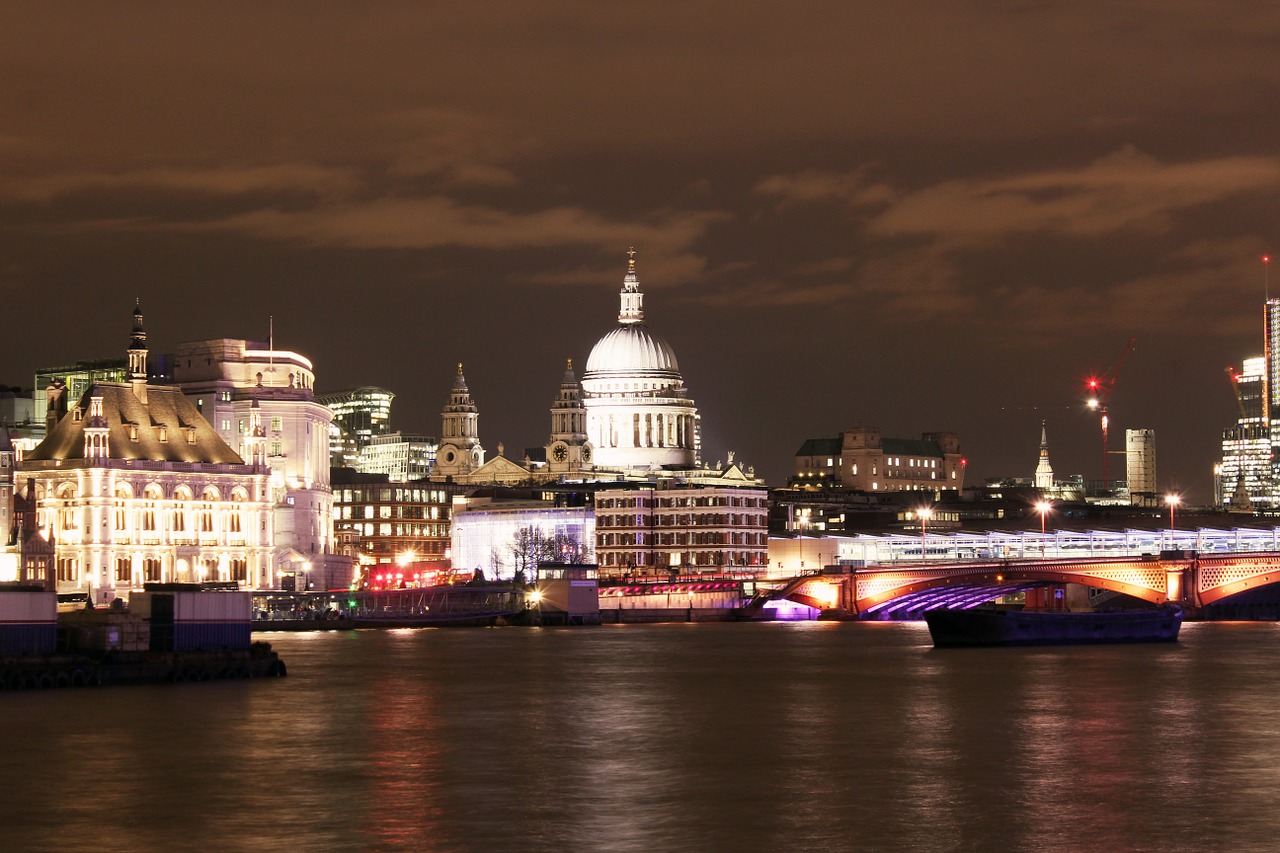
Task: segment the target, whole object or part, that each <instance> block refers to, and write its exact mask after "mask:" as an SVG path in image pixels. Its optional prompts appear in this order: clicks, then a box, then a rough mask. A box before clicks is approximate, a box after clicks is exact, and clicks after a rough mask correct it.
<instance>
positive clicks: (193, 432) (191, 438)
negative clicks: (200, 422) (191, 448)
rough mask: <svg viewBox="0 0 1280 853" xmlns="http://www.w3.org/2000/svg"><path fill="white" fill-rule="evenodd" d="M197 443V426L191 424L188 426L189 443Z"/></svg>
mask: <svg viewBox="0 0 1280 853" xmlns="http://www.w3.org/2000/svg"><path fill="white" fill-rule="evenodd" d="M195 443H196V428H195V427H193V426H189V427H187V444H195Z"/></svg>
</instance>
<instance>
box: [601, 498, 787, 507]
mask: <svg viewBox="0 0 1280 853" xmlns="http://www.w3.org/2000/svg"><path fill="white" fill-rule="evenodd" d="M657 502H658V506H659V507H662V508H669V507H681V506H698V507H704V506H706V507H711V506H741V507H761V508H763V507H765V506H767V505H768V499H767V498H764V497H723V496H715V497H663V498H658V499H657ZM653 503H654V498H653V497H652V496H647V495H645V496H639V497H626V498H604V499H602V500H598V501H596V507H597V508H598V509H627V508H644V509H650V508H652V507H653Z"/></svg>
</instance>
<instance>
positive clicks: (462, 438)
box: [432, 362, 484, 478]
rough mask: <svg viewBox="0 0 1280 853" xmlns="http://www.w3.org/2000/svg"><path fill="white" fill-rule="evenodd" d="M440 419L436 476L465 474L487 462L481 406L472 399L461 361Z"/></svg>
mask: <svg viewBox="0 0 1280 853" xmlns="http://www.w3.org/2000/svg"><path fill="white" fill-rule="evenodd" d="M440 419H441V423H440V448H439V450H437V451H436V463H435V465H434V466H433V468H432V476H433V477H437V478H450V477H460V476H465V475H467V474H470V473H472V472H473V471H475V470H476V469H478V468H479V467H480V466H482V465H484V448H483V447H482V446H481V445H480V410H479V409H478V408H476V404H475V401H473V400H472V399H471V390H470V389H469V388H467V378H466V377H465V376H463V375H462V363H461V362H459V363H458V372H457V375H455V376H454V378H453V388H452V389H450V391H449V402H448V403H447V404H446V405H445V407H444V411H443V412H441V413H440Z"/></svg>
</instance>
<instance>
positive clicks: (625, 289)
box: [618, 248, 644, 323]
mask: <svg viewBox="0 0 1280 853" xmlns="http://www.w3.org/2000/svg"><path fill="white" fill-rule="evenodd" d="M619 296H620V297H621V301H622V307H621V308H620V309H619V311H618V322H619V323H643V322H644V294H643V293H641V292H640V279H639V278H637V277H636V250H635V249H634V248H631V249H627V274H626V276H625V277H624V278H623V279H622V292H621V293H619Z"/></svg>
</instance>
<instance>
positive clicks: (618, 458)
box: [582, 250, 702, 470]
mask: <svg viewBox="0 0 1280 853" xmlns="http://www.w3.org/2000/svg"><path fill="white" fill-rule="evenodd" d="M628 255H629V260H628V261H627V274H626V276H625V277H624V278H623V282H622V291H621V293H620V294H619V296H620V300H621V308H620V310H619V311H618V325H617V327H616V328H614V329H613V330H612V331H610V332H609V333H608V334H606V335H605V336H604V337H602V338H601V339H600V340H599V341H598V342H597V343H596V345H595V347H593V348H592V350H591V355H590V356H588V358H587V367H586V370H585V372H583V374H582V405H583V407H584V408H585V410H586V437H587V439H589V440H590V443H591V444H592V445H593V446H594V458H593V459H590V460H589V461H591V462H592V463H594V465H595V466H596V467H597V468H606V469H633V470H634V469H648V468H655V469H656V468H663V467H669V468H686V469H687V468H693V467H695V466H697V465H698V464H699V463H700V462H701V452H702V440H701V429H700V425H699V421H698V409H697V408H696V407H695V406H694V404H693V400H692V399H690V397H689V393H688V391H687V390H686V389H685V387H684V379H683V377H682V376H681V375H680V365H679V363H678V362H677V361H676V354H675V351H674V350H673V349H672V348H671V345H670V344H668V343H667V342H666V341H665V340H663V339H662V337H661V336H659V335H657V334H656V333H654V332H652V331H650V329H649V328H648V326H646V325H645V322H644V294H643V293H642V292H641V290H640V282H639V279H638V278H637V276H636V259H635V251H634V250H632V251H630V252H628Z"/></svg>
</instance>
